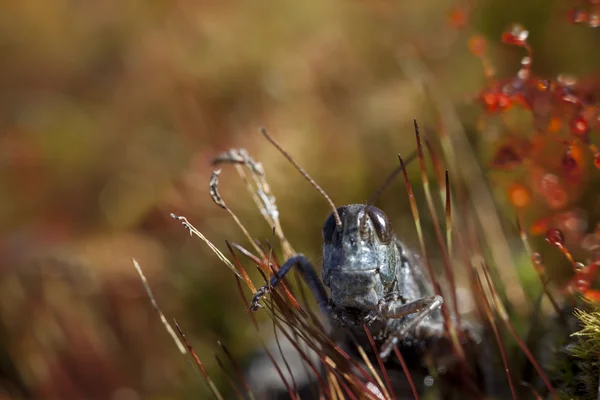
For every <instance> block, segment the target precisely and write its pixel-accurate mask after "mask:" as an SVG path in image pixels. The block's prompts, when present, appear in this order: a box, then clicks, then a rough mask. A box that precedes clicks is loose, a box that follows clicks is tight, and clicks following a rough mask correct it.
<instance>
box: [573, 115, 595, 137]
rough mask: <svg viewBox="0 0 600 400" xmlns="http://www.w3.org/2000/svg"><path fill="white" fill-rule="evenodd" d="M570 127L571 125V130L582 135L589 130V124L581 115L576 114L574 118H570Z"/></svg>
mask: <svg viewBox="0 0 600 400" xmlns="http://www.w3.org/2000/svg"><path fill="white" fill-rule="evenodd" d="M570 127H571V132H572V133H573V134H574V135H577V136H584V135H586V134H587V133H588V132H589V130H590V124H589V123H588V122H587V120H586V119H585V118H584V117H583V116H581V115H577V116H576V117H575V118H573V119H572V120H571V123H570Z"/></svg>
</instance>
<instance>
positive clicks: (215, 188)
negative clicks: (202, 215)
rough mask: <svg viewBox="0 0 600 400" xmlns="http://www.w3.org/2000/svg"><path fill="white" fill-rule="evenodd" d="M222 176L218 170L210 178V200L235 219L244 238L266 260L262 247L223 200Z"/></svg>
mask: <svg viewBox="0 0 600 400" xmlns="http://www.w3.org/2000/svg"><path fill="white" fill-rule="evenodd" d="M220 174H221V170H220V169H218V170H215V171H213V173H212V175H211V176H210V182H209V185H208V187H209V194H210V198H211V199H212V201H213V202H214V203H215V204H216V205H217V206H219V207H220V208H222V209H224V210H225V211H227V212H228V213H229V215H230V216H231V218H233V220H234V221H235V223H236V225H237V226H238V227H239V228H240V229H241V231H242V232H243V233H244V236H246V238H247V239H248V241H249V242H250V243H251V244H252V245H253V246H254V250H256V252H257V253H258V254H260V255H261V257H263V258H265V254H264V253H263V252H262V250H261V249H260V247H258V246H257V245H256V243H255V242H254V240H253V238H252V236H250V232H248V229H246V227H245V226H244V224H242V222H241V221H240V219H239V218H238V217H237V215H235V213H234V212H233V210H232V209H231V208H229V206H228V205H227V204H226V203H225V200H223V197H221V195H220V194H219V175H220Z"/></svg>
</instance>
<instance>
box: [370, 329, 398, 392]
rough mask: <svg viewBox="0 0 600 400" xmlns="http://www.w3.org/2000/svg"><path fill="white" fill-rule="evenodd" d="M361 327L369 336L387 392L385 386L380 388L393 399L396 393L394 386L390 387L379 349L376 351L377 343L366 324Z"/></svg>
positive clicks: (390, 383)
mask: <svg viewBox="0 0 600 400" xmlns="http://www.w3.org/2000/svg"><path fill="white" fill-rule="evenodd" d="M363 329H364V330H365V333H366V334H367V337H368V338H369V343H370V344H371V348H373V352H374V353H375V356H376V357H377V363H378V364H379V368H380V369H381V374H382V375H383V379H384V380H385V384H386V385H387V388H388V390H389V393H388V392H387V390H386V389H385V388H381V390H382V391H385V392H386V395H387V397H388V398H392V399H395V398H396V394H395V393H394V388H393V387H392V382H390V377H389V375H388V373H387V371H386V369H385V366H384V365H383V360H382V359H381V357H380V356H379V351H377V345H376V344H375V340H373V335H371V331H370V330H369V327H368V326H367V324H364V325H363Z"/></svg>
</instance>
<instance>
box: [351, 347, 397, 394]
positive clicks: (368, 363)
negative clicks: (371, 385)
mask: <svg viewBox="0 0 600 400" xmlns="http://www.w3.org/2000/svg"><path fill="white" fill-rule="evenodd" d="M356 349H357V350H358V354H360V357H361V358H362V360H363V361H364V363H365V365H366V366H367V368H368V369H369V372H371V375H372V376H373V377H374V378H375V381H376V382H377V385H376V387H377V388H378V389H379V390H381V391H383V393H382V395H384V396H385V398H386V399H389V398H390V394H389V393H388V391H387V389H386V387H385V386H384V384H383V381H382V380H381V377H380V376H379V374H378V373H377V371H375V368H374V367H373V364H372V363H371V360H369V356H367V353H365V350H364V349H363V348H362V346H356ZM375 351H377V350H375Z"/></svg>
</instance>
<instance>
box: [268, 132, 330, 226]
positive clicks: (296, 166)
mask: <svg viewBox="0 0 600 400" xmlns="http://www.w3.org/2000/svg"><path fill="white" fill-rule="evenodd" d="M260 132H261V133H262V134H263V136H264V137H266V138H267V140H268V141H269V142H271V144H272V145H273V146H275V147H276V148H277V150H279V152H280V153H281V154H283V156H284V157H285V158H287V159H288V161H289V162H290V163H292V165H293V166H294V167H295V168H296V169H297V170H298V172H300V173H301V174H302V176H303V177H304V178H305V179H306V180H307V181H309V182H310V184H311V185H313V186H314V187H315V189H317V191H318V192H319V193H321V195H322V196H323V197H325V200H327V202H328V203H329V205H330V206H331V209H332V210H333V217H334V218H335V225H336V226H337V228H338V230H341V229H342V220H341V218H340V215H339V214H338V212H337V208H336V206H335V204H334V203H333V200H331V197H329V196H328V195H327V193H325V191H324V190H323V189H321V186H319V185H318V184H317V182H315V180H314V179H313V178H311V177H310V175H308V172H306V171H305V170H304V168H302V167H301V166H300V165H298V163H297V162H296V160H294V158H293V157H292V156H291V155H290V153H288V152H287V151H285V150H284V149H283V147H281V146H280V145H279V143H277V142H276V141H275V139H273V138H272V137H271V135H269V132H268V131H267V129H266V128H261V129H260Z"/></svg>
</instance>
